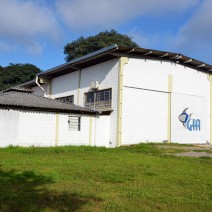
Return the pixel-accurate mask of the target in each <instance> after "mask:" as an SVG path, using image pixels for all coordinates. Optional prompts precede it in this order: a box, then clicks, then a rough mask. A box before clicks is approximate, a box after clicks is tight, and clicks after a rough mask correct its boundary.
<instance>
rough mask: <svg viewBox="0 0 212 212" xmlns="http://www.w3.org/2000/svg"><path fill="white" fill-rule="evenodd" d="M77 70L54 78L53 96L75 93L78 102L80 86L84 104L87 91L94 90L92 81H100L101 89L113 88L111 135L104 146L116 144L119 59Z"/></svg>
mask: <svg viewBox="0 0 212 212" xmlns="http://www.w3.org/2000/svg"><path fill="white" fill-rule="evenodd" d="M79 76H80V74H79V71H75V72H72V73H69V74H66V75H63V76H60V77H56V78H54V79H53V80H52V98H58V97H62V96H69V95H74V103H75V104H77V99H78V87H79V85H78V84H79V81H80V89H79V104H78V105H80V106H84V98H85V93H87V92H89V91H92V90H91V88H90V84H91V82H94V81H99V83H100V84H99V89H100V90H102V89H108V88H112V109H113V112H112V113H111V115H110V116H109V117H110V119H109V121H110V130H109V131H110V137H109V139H107V144H105V145H104V146H110V147H115V146H116V134H117V132H116V128H117V100H118V96H117V94H118V59H114V60H110V61H107V62H103V63H101V64H97V65H94V66H91V67H88V68H85V69H82V70H81V78H80V79H79Z"/></svg>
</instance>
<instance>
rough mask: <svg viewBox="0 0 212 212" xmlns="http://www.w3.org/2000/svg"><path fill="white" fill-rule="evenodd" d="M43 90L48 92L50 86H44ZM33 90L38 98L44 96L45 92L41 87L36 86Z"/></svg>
mask: <svg viewBox="0 0 212 212" xmlns="http://www.w3.org/2000/svg"><path fill="white" fill-rule="evenodd" d="M42 87H43V89H44V90H45V91H46V92H47V88H48V85H47V84H42ZM31 89H32V90H33V93H34V94H35V95H37V96H44V92H43V91H42V90H41V88H40V87H39V86H34V87H32V88H31Z"/></svg>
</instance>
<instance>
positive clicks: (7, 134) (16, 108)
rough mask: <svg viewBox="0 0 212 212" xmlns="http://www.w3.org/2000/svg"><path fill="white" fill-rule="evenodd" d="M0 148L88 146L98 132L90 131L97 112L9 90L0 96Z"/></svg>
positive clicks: (20, 90) (97, 118)
mask: <svg viewBox="0 0 212 212" xmlns="http://www.w3.org/2000/svg"><path fill="white" fill-rule="evenodd" d="M0 117H1V119H0V135H1V139H0V147H6V146H9V145H13V146H58V145H70V144H73V145H90V143H91V142H92V141H94V142H96V145H101V144H99V143H98V141H96V140H95V138H98V136H99V135H101V134H102V131H101V130H102V129H101V128H98V129H96V130H91V128H90V127H89V125H90V122H91V119H94V121H95V122H97V123H98V122H99V120H100V119H101V118H100V117H99V112H97V111H94V110H92V109H89V108H83V107H78V106H75V105H69V104H65V103H61V102H58V101H56V100H53V99H48V98H44V97H39V96H36V95H34V94H32V91H30V90H26V89H20V88H11V89H8V90H6V91H3V92H1V93H0Z"/></svg>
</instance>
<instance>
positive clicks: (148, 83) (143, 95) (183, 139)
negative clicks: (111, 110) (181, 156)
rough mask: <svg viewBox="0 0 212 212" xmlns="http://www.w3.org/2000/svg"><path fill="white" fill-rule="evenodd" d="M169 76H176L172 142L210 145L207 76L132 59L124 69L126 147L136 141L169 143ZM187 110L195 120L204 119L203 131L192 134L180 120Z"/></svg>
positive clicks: (168, 64) (182, 68)
mask: <svg viewBox="0 0 212 212" xmlns="http://www.w3.org/2000/svg"><path fill="white" fill-rule="evenodd" d="M169 75H171V76H172V93H171V102H170V103H171V140H172V142H178V143H206V141H207V140H209V136H210V133H209V126H210V89H209V86H210V83H209V81H208V79H207V74H205V73H202V72H198V71H196V70H195V69H191V68H187V67H184V66H182V65H178V64H175V63H171V62H165V61H155V60H144V59H132V58H130V59H129V62H128V64H126V65H125V66H124V88H123V137H122V141H123V142H122V144H130V143H133V140H135V142H136V143H137V142H145V141H164V140H168V119H169V118H170V117H169V115H168V107H169V106H170V105H169V102H168V93H169V90H168V81H169V80H168V78H169V77H168V76H169ZM187 107H188V108H189V111H190V113H193V115H192V116H193V117H195V118H196V119H198V118H199V119H201V123H202V124H201V131H192V132H190V131H188V129H186V128H185V127H184V126H183V125H182V123H181V122H180V121H179V119H178V116H179V115H180V114H181V113H182V111H183V110H184V109H185V108H187ZM162 135H163V136H162ZM188 135H189V136H188ZM195 138H196V139H195Z"/></svg>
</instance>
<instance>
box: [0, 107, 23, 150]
mask: <svg viewBox="0 0 212 212" xmlns="http://www.w3.org/2000/svg"><path fill="white" fill-rule="evenodd" d="M19 119H20V114H19V112H18V111H14V110H5V109H2V110H0V135H1V139H0V147H5V146H9V145H16V144H17V142H18V129H19Z"/></svg>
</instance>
